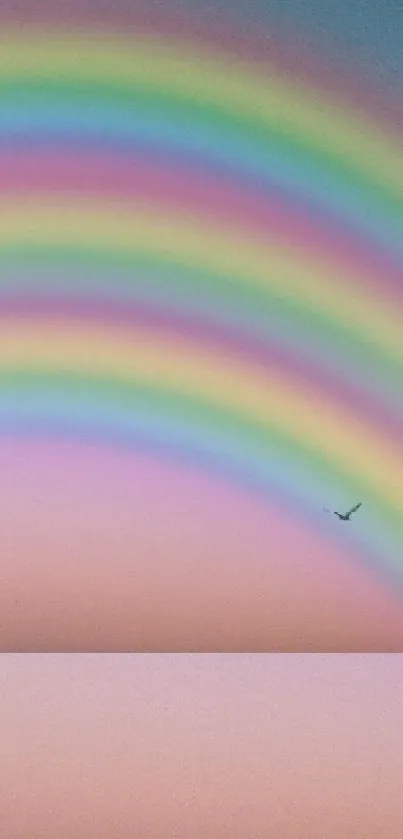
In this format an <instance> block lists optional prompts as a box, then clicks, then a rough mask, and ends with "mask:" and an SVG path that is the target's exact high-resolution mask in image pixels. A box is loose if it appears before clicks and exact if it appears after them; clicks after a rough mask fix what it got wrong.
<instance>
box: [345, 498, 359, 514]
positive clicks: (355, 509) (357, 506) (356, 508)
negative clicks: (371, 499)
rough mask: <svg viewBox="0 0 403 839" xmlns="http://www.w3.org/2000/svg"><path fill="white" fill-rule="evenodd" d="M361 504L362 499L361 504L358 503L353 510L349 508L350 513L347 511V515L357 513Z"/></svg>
mask: <svg viewBox="0 0 403 839" xmlns="http://www.w3.org/2000/svg"><path fill="white" fill-rule="evenodd" d="M361 505H362V501H360V502H359V504H356V505H355V507H352V508H351V510H349V511H348V513H346V515H347V516H351V514H352V513H355V512H356V511H357V510H358V509H359V508H360V507H361Z"/></svg>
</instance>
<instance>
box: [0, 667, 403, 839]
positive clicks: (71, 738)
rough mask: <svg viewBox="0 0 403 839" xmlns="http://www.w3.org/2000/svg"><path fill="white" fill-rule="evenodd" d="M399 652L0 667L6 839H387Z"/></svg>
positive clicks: (396, 752)
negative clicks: (203, 838) (371, 654)
mask: <svg viewBox="0 0 403 839" xmlns="http://www.w3.org/2000/svg"><path fill="white" fill-rule="evenodd" d="M402 668H403V659H402V656H400V655H396V656H376V655H374V656H346V655H342V656H325V657H323V656H309V655H308V656H293V655H289V656H270V655H265V656H259V655H256V656H242V655H228V656H225V655H215V656H204V655H201V656H186V655H185V656H175V655H169V654H168V655H165V656H162V655H153V656H148V655H143V656H140V655H137V656H119V655H118V656H105V655H95V656H91V655H90V656H88V655H77V656H70V655H59V656H53V655H48V656H37V655H32V656H29V657H28V656H12V655H11V656H2V657H1V659H0V730H1V757H0V790H1V793H0V816H1V825H2V831H3V834H4V836H7V839H22V838H23V837H27V836H30V837H35V839H39V838H40V837H41V839H42V837H45V836H46V837H48V836H49V837H50V836H51V837H52V839H87V837H89V836H91V837H92V836H94V837H95V836H97V837H99V839H129V838H130V839H131V838H132V837H133V836H144V837H145V836H147V837H149V839H171V837H172V838H173V837H177V839H187V837H189V836H191V837H193V838H194V839H201V837H205V836H209V837H210V836H211V837H213V836H214V837H216V839H244V837H246V836H247V837H248V839H258V837H265V839H271V837H273V839H276V837H280V836H281V837H282V839H296V837H298V839H302V837H304V839H340V837H341V836H348V837H349V839H400V836H401V779H402V776H403V753H402V749H401V737H400V735H401V730H402V725H403V692H402V674H403V670H402Z"/></svg>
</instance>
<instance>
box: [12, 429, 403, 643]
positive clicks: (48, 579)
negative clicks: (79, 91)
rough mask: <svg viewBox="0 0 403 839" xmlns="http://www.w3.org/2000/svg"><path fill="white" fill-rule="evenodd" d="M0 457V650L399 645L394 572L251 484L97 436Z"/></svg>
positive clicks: (22, 447) (401, 624) (16, 449)
mask: <svg viewBox="0 0 403 839" xmlns="http://www.w3.org/2000/svg"><path fill="white" fill-rule="evenodd" d="M0 463H1V470H0V493H1V498H2V513H1V520H0V540H1V563H0V575H1V585H0V615H1V636H0V649H1V650H2V651H5V650H10V649H11V650H13V651H16V650H17V651H18V650H22V651H40V650H43V651H56V650H57V651H63V650H67V651H73V650H74V651H98V650H103V651H121V650H132V651H142V650H148V651H153V650H156V651H179V652H180V651H187V650H192V651H207V652H209V651H216V650H219V651H224V652H225V651H235V650H238V651H239V650H248V651H252V652H253V651H259V650H260V651H268V650H277V649H279V650H289V649H291V650H293V651H298V650H299V649H301V650H305V651H306V650H309V649H312V650H319V651H325V650H337V651H348V650H360V651H373V650H382V651H384V650H399V649H401V648H402V643H403V607H402V604H401V603H399V601H398V595H397V594H395V593H394V592H393V589H392V586H390V587H388V586H387V584H386V582H384V581H383V580H382V578H381V577H380V576H378V575H376V574H375V572H371V571H370V569H368V568H366V567H364V566H363V565H361V564H359V561H358V560H357V559H356V558H354V557H353V556H351V555H349V554H348V553H347V552H346V553H345V554H342V552H341V549H340V550H337V548H336V546H335V545H334V544H330V543H327V542H326V541H325V538H324V536H322V535H320V534H319V533H318V532H314V531H311V530H309V529H308V525H307V524H306V523H303V522H299V521H298V520H297V519H293V520H290V519H289V518H287V516H286V514H285V512H284V511H283V510H282V509H279V508H278V507H277V506H274V505H273V506H270V505H269V504H268V503H267V502H266V503H264V501H263V499H261V498H256V497H253V496H250V495H248V494H247V493H245V492H242V491H241V490H237V489H236V488H235V487H233V486H229V485H227V484H226V483H225V482H222V483H220V482H219V481H218V480H213V479H212V478H209V477H207V476H203V475H201V474H199V473H192V472H191V471H190V470H186V469H185V468H181V467H179V466H177V465H172V464H170V463H168V462H167V463H165V464H164V463H163V462H162V461H161V462H158V461H157V460H153V459H152V458H151V457H147V456H146V455H142V454H140V453H139V454H130V453H127V452H123V451H122V452H118V451H113V450H105V449H100V448H97V447H96V446H94V447H90V446H88V447H85V446H84V445H78V444H77V445H74V444H73V443H65V444H63V443H60V442H59V443H56V442H53V443H51V442H50V441H47V442H33V441H32V442H29V441H25V442H24V441H8V442H7V443H6V442H4V441H3V442H1V443H0ZM296 545H298V546H299V551H298V555H296V553H295V546H296Z"/></svg>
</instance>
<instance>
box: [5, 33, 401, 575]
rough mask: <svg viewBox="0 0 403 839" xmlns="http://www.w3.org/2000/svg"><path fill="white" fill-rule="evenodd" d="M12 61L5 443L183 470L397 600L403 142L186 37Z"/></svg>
mask: <svg viewBox="0 0 403 839" xmlns="http://www.w3.org/2000/svg"><path fill="white" fill-rule="evenodd" d="M0 56H1V60H0V93H1V105H0V219H1V225H0V268H1V279H0V316H1V320H2V325H1V327H2V328H1V334H0V434H4V435H9V434H10V433H14V434H17V433H24V434H38V433H45V434H53V433H60V434H69V435H73V436H74V435H82V434H84V435H85V436H86V437H87V438H88V439H92V438H93V439H97V440H99V439H101V440H103V441H104V444H111V443H112V444H113V445H147V446H151V447H154V450H155V451H156V452H158V453H160V455H161V456H162V452H163V451H164V452H165V453H169V452H171V454H173V456H175V457H179V458H184V459H186V460H187V461H189V462H191V463H192V464H193V468H195V469H202V468H205V469H210V470H213V471H214V470H216V471H217V470H218V472H219V473H220V474H222V475H224V476H226V479H227V480H237V481H240V482H241V484H243V485H244V486H245V487H248V488H250V487H251V486H253V487H255V488H257V487H258V488H259V491H263V492H266V493H267V494H268V498H269V497H270V496H272V495H274V496H275V497H277V498H279V499H281V503H282V504H284V505H285V507H286V508H287V509H289V514H290V517H292V516H294V515H304V516H305V517H308V519H309V521H310V522H311V525H312V527H314V528H318V529H321V530H322V531H323V532H324V533H326V538H328V539H329V540H336V541H337V542H340V544H341V545H343V544H349V545H350V546H351V545H352V546H353V550H354V551H355V552H356V553H357V556H359V557H360V558H361V560H362V561H363V562H364V563H365V562H367V563H368V564H371V565H373V564H375V565H376V567H377V568H378V569H379V571H380V572H383V573H386V575H390V576H392V577H393V579H396V580H401V579H402V572H403V569H402V564H401V544H402V536H403V516H402V511H403V489H402V481H401V475H402V474H403V468H402V467H403V455H402V452H403V447H402V443H403V422H402V403H403V398H402V397H403V389H402V381H403V376H402V373H403V338H402V334H403V328H402V327H403V291H402V265H403V251H402V242H403V238H402V233H403V228H402V221H403V178H402V171H401V160H400V158H401V151H400V148H401V133H400V131H399V128H398V127H397V126H396V125H395V124H392V123H390V124H389V123H388V122H387V121H382V120H381V119H380V118H379V116H378V115H377V114H375V113H372V112H371V110H370V109H369V110H366V109H365V108H362V110H357V109H354V108H353V107H352V105H351V104H350V103H349V102H348V99H346V101H345V102H342V101H341V100H340V99H336V98H335V97H334V98H332V97H331V96H327V97H326V96H325V95H324V93H323V91H322V92H320V90H319V87H318V89H316V88H315V87H314V86H313V85H312V84H311V85H308V84H306V83H305V82H304V81H303V80H301V79H299V78H298V77H297V76H295V77H294V78H292V77H288V78H285V76H284V75H283V74H281V72H276V70H275V68H271V70H270V69H269V68H268V67H267V66H266V65H259V63H258V62H257V63H256V64H254V65H253V67H252V69H251V67H250V66H249V65H248V64H247V63H246V62H243V61H242V60H239V61H236V62H234V61H233V60H231V59H230V58H229V57H228V56H227V55H225V52H224V51H222V52H220V51H219V50H218V49H217V47H214V48H213V47H212V46H211V45H209V44H207V43H206V44H204V45H200V44H199V45H198V46H197V51H195V44H194V43H190V42H189V43H186V42H184V41H183V39H182V40H181V39H180V38H176V39H175V37H174V36H172V34H171V35H169V37H168V35H167V36H163V35H161V34H160V33H159V34H158V35H156V34H155V33H154V35H150V36H149V37H147V36H146V35H145V34H144V32H139V33H138V34H136V32H135V31H133V32H132V33H131V35H130V36H123V35H122V34H121V33H118V32H113V31H110V32H108V31H107V30H104V31H103V32H100V33H98V34H97V36H96V37H91V36H90V34H89V32H85V30H83V29H82V28H81V29H77V30H75V29H74V28H73V27H71V28H70V29H69V30H67V29H66V28H64V29H63V31H58V29H57V28H48V29H45V28H44V29H38V28H35V27H32V29H31V30H28V31H27V32H26V33H25V34H24V35H21V32H19V31H18V29H16V28H13V27H12V26H10V27H9V28H8V29H7V28H6V29H5V30H3V31H2V35H1V39H0ZM333 497H334V498H336V499H337V501H335V503H340V504H343V503H347V504H349V502H350V500H351V499H353V500H354V499H355V498H356V497H359V498H360V499H362V500H363V501H364V502H365V504H366V505H367V506H368V508H369V509H370V511H371V514H370V520H368V518H365V519H364V518H363V519H362V520H361V521H362V523H361V522H360V520H359V519H358V518H357V521H356V523H355V524H354V529H353V530H352V531H351V532H348V533H346V532H345V531H344V532H343V533H342V532H341V531H340V528H338V529H337V523H333V521H329V520H328V519H327V518H326V517H324V516H323V513H322V506H323V503H330V504H332V498H333ZM328 499H329V501H328Z"/></svg>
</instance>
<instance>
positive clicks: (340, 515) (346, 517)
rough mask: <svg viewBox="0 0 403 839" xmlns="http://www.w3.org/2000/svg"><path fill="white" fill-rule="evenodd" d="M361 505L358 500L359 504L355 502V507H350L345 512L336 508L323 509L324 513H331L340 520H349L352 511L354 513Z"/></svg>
mask: <svg viewBox="0 0 403 839" xmlns="http://www.w3.org/2000/svg"><path fill="white" fill-rule="evenodd" d="M361 506H362V502H361V501H360V502H359V504H356V505H355V507H352V508H351V510H348V512H347V513H338V512H337V511H336V510H325V513H333V514H334V515H335V516H337V518H339V519H340V520H341V521H350V519H351V516H352V515H353V513H356V512H357V510H359V508H360V507H361Z"/></svg>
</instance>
